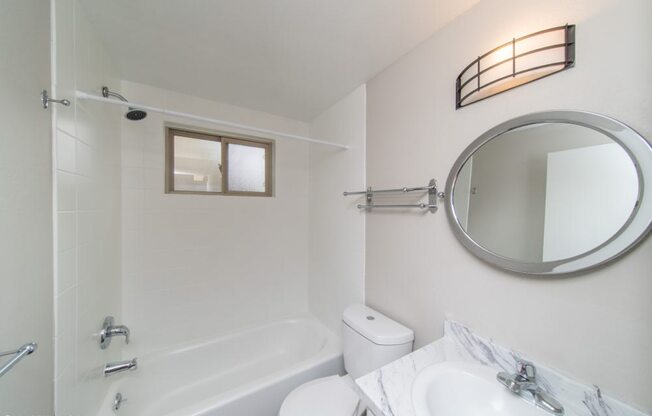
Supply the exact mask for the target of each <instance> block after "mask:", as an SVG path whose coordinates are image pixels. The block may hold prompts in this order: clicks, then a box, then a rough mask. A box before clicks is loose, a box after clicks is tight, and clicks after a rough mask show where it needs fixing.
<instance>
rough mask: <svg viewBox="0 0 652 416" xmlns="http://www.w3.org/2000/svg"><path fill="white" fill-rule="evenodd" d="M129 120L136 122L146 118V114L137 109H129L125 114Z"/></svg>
mask: <svg viewBox="0 0 652 416" xmlns="http://www.w3.org/2000/svg"><path fill="white" fill-rule="evenodd" d="M125 117H127V118H128V119H129V120H133V121H138V120H142V119H144V118H145V117H147V112H146V111H144V110H141V109H139V108H134V107H129V111H127V113H126V114H125Z"/></svg>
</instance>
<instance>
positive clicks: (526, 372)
mask: <svg viewBox="0 0 652 416" xmlns="http://www.w3.org/2000/svg"><path fill="white" fill-rule="evenodd" d="M516 373H517V374H518V375H519V376H520V377H523V378H524V379H525V380H528V381H534V379H535V378H536V374H537V369H536V367H535V366H534V363H532V362H530V361H525V360H518V361H517V362H516Z"/></svg>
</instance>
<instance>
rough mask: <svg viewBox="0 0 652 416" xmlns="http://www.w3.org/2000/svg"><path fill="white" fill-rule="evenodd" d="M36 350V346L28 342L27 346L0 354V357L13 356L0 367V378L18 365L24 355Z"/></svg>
mask: <svg viewBox="0 0 652 416" xmlns="http://www.w3.org/2000/svg"><path fill="white" fill-rule="evenodd" d="M36 348H37V344H36V343H35V342H30V343H28V344H25V345H23V346H21V347H20V348H18V349H17V350H13V351H5V352H0V357H5V356H7V355H14V356H15V357H13V358H12V359H11V360H9V361H8V362H7V363H6V364H5V365H3V366H2V367H0V377H2V376H4V375H5V374H6V373H8V372H9V370H11V369H12V368H13V367H14V366H15V365H16V364H17V363H18V361H20V360H22V359H23V357H25V356H26V355H30V354H31V353H33V352H34V351H36Z"/></svg>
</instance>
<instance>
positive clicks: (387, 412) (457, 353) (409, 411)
mask: <svg viewBox="0 0 652 416" xmlns="http://www.w3.org/2000/svg"><path fill="white" fill-rule="evenodd" d="M519 359H525V360H528V361H533V362H534V363H535V365H536V367H537V379H538V382H539V384H540V385H541V386H542V387H543V388H544V389H546V390H547V391H548V393H550V394H552V395H553V396H554V397H555V398H556V399H557V400H559V401H560V402H561V403H562V404H563V405H564V408H565V409H566V415H567V416H646V414H645V413H643V412H641V411H638V410H636V409H634V408H632V407H630V406H628V405H626V404H624V403H622V402H619V401H617V400H615V399H612V398H609V397H607V396H605V395H603V394H601V392H600V389H599V388H598V387H597V386H586V385H583V384H580V383H578V382H576V381H573V380H572V379H569V378H568V377H565V376H563V375H562V374H560V373H559V372H557V371H554V370H552V369H550V368H547V367H545V366H543V365H540V364H538V363H537V362H536V361H534V360H532V359H531V358H528V357H527V356H524V355H522V354H520V353H518V352H516V351H513V350H510V349H508V348H505V347H502V346H499V345H497V344H496V343H494V342H493V341H492V340H491V339H485V338H483V337H480V336H478V335H476V334H474V333H473V332H472V331H471V330H470V329H469V328H467V327H465V326H463V325H461V324H459V323H457V322H454V321H446V323H445V325H444V337H443V338H441V339H439V340H437V341H435V342H433V343H431V344H428V345H426V346H425V347H423V348H420V349H418V350H416V351H414V352H412V353H411V354H408V355H406V356H405V357H403V358H400V359H398V360H397V361H394V362H392V363H389V364H387V365H386V366H384V367H381V368H380V369H378V370H376V371H374V372H371V373H369V374H367V375H365V376H363V377H360V378H358V379H357V380H356V381H355V382H356V388H357V389H358V393H359V394H360V396H361V397H362V399H363V401H364V402H365V404H366V405H367V407H368V408H370V409H371V410H372V411H373V412H374V414H375V415H376V416H415V413H414V408H413V406H412V383H413V381H414V379H415V377H416V376H417V374H418V373H419V371H421V370H422V369H424V368H426V367H428V366H430V365H432V364H436V363H440V362H444V361H463V362H475V363H479V364H482V365H487V366H490V367H492V368H495V369H496V370H499V371H507V372H510V373H512V372H514V369H515V368H516V362H517V360H519ZM648 416H649V414H648Z"/></svg>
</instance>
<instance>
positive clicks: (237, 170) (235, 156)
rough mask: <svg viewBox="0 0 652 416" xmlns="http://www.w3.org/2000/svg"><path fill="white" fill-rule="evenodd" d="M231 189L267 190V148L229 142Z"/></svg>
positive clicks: (245, 190)
mask: <svg viewBox="0 0 652 416" xmlns="http://www.w3.org/2000/svg"><path fill="white" fill-rule="evenodd" d="M228 146H229V176H228V178H229V191H233V192H265V188H266V187H265V185H266V183H265V182H266V178H265V173H266V171H267V170H266V169H265V164H266V160H265V153H266V152H265V150H266V149H265V148H263V147H252V146H247V145H241V144H236V143H229V144H228Z"/></svg>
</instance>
